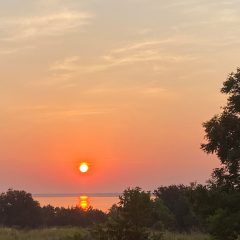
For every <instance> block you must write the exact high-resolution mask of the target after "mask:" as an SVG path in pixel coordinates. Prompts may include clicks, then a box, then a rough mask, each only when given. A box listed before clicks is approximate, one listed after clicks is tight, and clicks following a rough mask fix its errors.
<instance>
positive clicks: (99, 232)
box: [93, 187, 163, 240]
mask: <svg viewBox="0 0 240 240" xmlns="http://www.w3.org/2000/svg"><path fill="white" fill-rule="evenodd" d="M119 200H120V201H119V203H118V204H117V205H113V207H112V208H111V210H110V213H109V218H108V221H107V223H106V224H104V225H101V226H99V225H98V226H96V227H95V228H94V230H93V236H94V239H98V240H136V239H137V240H148V239H157V237H158V239H162V234H161V232H160V233H156V234H151V233H150V231H149V228H150V227H152V226H153V224H154V223H155V222H158V221H159V220H160V219H158V214H159V209H157V207H158V206H161V208H163V207H162V204H161V203H159V202H158V204H157V203H156V204H154V200H152V199H151V193H150V192H145V191H143V190H142V189H141V188H138V187H136V188H133V189H130V188H129V189H127V190H125V191H124V192H123V194H122V196H120V197H119ZM155 210H156V212H155ZM153 212H154V213H155V215H154V214H153ZM161 230H162V229H161Z"/></svg>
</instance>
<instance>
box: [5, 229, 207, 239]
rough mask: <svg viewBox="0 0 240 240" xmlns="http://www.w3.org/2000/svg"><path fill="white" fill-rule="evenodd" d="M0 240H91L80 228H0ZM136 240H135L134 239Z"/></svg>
mask: <svg viewBox="0 0 240 240" xmlns="http://www.w3.org/2000/svg"><path fill="white" fill-rule="evenodd" d="M163 239H164V240H211V238H210V237H209V236H208V235H204V234H201V233H192V234H175V233H169V232H168V233H166V234H165V235H164V238H163ZM0 240H91V238H90V236H89V232H88V230H87V229H82V228H74V227H68V228H46V229H38V230H17V229H13V228H0ZM136 240H137V239H136Z"/></svg>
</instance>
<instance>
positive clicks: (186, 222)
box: [154, 185, 197, 232]
mask: <svg viewBox="0 0 240 240" xmlns="http://www.w3.org/2000/svg"><path fill="white" fill-rule="evenodd" d="M187 189H188V188H187V187H186V186H184V185H178V186H177V185H171V186H168V187H163V186H162V187H159V188H158V189H157V190H155V191H154V195H155V196H156V198H157V199H161V200H162V201H163V203H164V205H165V206H166V207H167V208H168V209H169V211H170V213H171V214H172V216H173V218H172V219H173V220H174V224H173V230H177V231H185V232H187V231H190V230H191V229H193V228H194V227H195V226H196V224H197V222H196V221H197V220H196V217H195V215H194V213H193V212H192V209H191V205H190V202H189V200H188V198H187Z"/></svg>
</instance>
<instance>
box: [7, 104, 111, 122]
mask: <svg viewBox="0 0 240 240" xmlns="http://www.w3.org/2000/svg"><path fill="white" fill-rule="evenodd" d="M114 110H115V109H114V108H111V107H109V108H108V107H104V108H103V107H100V106H84V107H80V106H79V107H73V108H69V107H68V108H67V107H66V108H65V107H62V106H48V105H32V106H18V107H14V108H10V109H9V110H8V113H10V114H13V115H16V114H17V115H18V116H21V118H26V119H28V118H29V116H31V117H36V119H41V120H43V119H45V120H54V119H74V118H78V117H84V116H91V115H102V114H108V113H110V112H112V111H114ZM19 113H20V114H19Z"/></svg>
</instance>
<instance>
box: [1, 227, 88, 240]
mask: <svg viewBox="0 0 240 240" xmlns="http://www.w3.org/2000/svg"><path fill="white" fill-rule="evenodd" d="M87 235H88V232H87V230H84V229H81V228H47V229H38V230H16V229H12V228H1V229H0V240H85V239H86V240H87V239H88V237H87Z"/></svg>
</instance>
